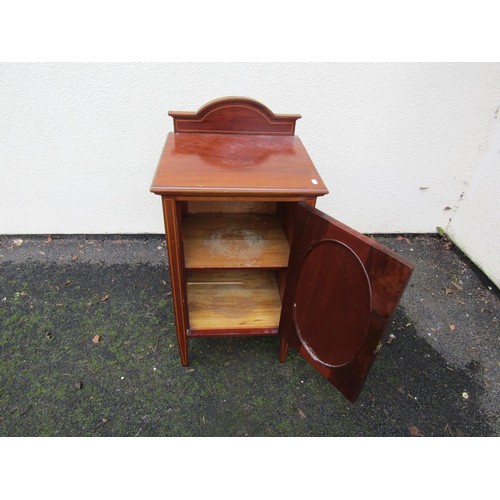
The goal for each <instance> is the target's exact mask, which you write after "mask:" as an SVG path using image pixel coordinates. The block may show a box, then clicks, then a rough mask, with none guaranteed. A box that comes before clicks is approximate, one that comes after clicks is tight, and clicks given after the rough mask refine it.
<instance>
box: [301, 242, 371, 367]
mask: <svg viewBox="0 0 500 500" xmlns="http://www.w3.org/2000/svg"><path fill="white" fill-rule="evenodd" d="M370 312H371V288H370V281H369V278H368V275H367V273H366V270H365V267H364V266H363V263H362V262H361V261H360V259H359V257H358V256H357V255H356V254H355V253H354V251H353V250H351V248H349V247H348V246H347V245H346V244H344V243H342V242H340V241H337V240H322V241H320V242H318V243H316V244H315V245H313V246H312V247H311V249H310V250H309V251H308V253H307V254H306V257H305V258H304V260H303V262H302V267H301V269H300V272H299V278H298V281H297V285H296V288H295V298H294V313H293V319H294V322H295V328H296V330H297V335H298V337H299V339H300V341H301V343H302V345H303V346H304V348H305V349H306V351H307V352H308V353H309V355H310V356H311V357H312V358H313V359H315V360H316V361H318V362H319V363H321V364H323V365H325V366H329V367H339V366H342V365H345V364H346V363H348V362H349V361H351V360H352V359H353V358H354V357H355V356H356V354H357V353H358V351H359V350H360V348H361V346H362V345H363V341H364V339H365V337H366V334H367V332H368V325H369V321H370Z"/></svg>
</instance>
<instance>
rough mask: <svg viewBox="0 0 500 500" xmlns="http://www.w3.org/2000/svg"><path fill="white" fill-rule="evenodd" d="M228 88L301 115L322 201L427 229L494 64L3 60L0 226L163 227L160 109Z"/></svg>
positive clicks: (56, 229)
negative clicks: (158, 180)
mask: <svg viewBox="0 0 500 500" xmlns="http://www.w3.org/2000/svg"><path fill="white" fill-rule="evenodd" d="M226 95H242V96H247V97H252V98H254V99H257V100H259V101H261V102H263V103H264V104H265V105H267V106H268V107H269V108H270V109H271V110H273V111H274V112H276V113H300V114H302V119H301V120H299V122H298V124H297V134H298V135H299V136H300V137H301V138H302V140H303V142H304V144H305V145H306V147H307V149H308V150H309V153H310V155H311V157H312V159H313V161H314V162H315V164H316V166H317V168H318V170H319V172H320V174H321V175H322V177H323V179H324V180H325V182H326V184H327V186H328V187H329V189H330V194H329V195H327V196H326V197H324V198H322V199H321V200H320V201H319V203H318V207H319V208H320V209H322V210H324V211H326V212H328V213H329V214H331V215H333V216H334V217H336V218H338V219H340V220H342V221H344V222H346V223H347V224H349V225H351V226H352V227H354V228H356V229H358V230H360V231H362V232H367V233H391V232H405V233H406V232H408V233H411V232H418V233H421V232H435V229H436V226H443V227H444V226H446V224H447V223H448V219H449V217H450V211H444V210H443V209H444V208H445V207H446V206H451V207H454V206H455V205H456V204H457V201H458V200H459V198H460V195H461V193H462V192H463V191H464V190H466V189H467V183H468V181H469V180H470V179H471V178H472V176H473V173H474V171H475V170H476V169H477V168H478V167H479V164H480V162H481V161H483V160H481V158H482V155H483V153H482V152H481V151H480V146H482V145H484V143H485V140H486V137H487V134H488V129H489V120H490V119H491V116H492V113H494V111H495V109H496V108H497V106H498V105H499V104H500V64H496V63H495V64H493V63H484V64H483V63H472V64H468V63H463V64H462V63H452V64H444V63H443V64H440V63H408V64H396V63H394V64H393V63H375V64H363V63H355V64H347V63H342V64H334V63H331V64H330V63H311V64H307V63H280V64H273V63H201V64H200V63H165V64H150V63H145V64H130V63H123V64H108V63H100V64H99V63H88V64H85V63H75V64H50V63H43V64H29V63H18V64H12V63H11V64H2V65H0V105H1V112H0V168H1V176H0V234H26V233H34V234H47V233H51V234H58V233H160V232H162V230H163V225H162V224H163V223H162V217H161V210H160V200H159V198H158V197H157V196H155V195H153V194H151V193H150V192H149V186H150V183H151V180H152V177H153V174H154V170H155V168H156V164H157V161H158V158H159V155H160V152H161V149H162V146H163V142H164V139H165V136H166V134H167V132H169V131H170V130H172V120H171V118H170V117H169V116H168V115H167V112H168V111H169V110H188V111H189V110H193V111H194V110H196V109H197V108H199V107H200V106H201V105H203V104H205V103H206V102H208V101H210V100H212V99H214V98H217V97H222V96H226ZM422 187H426V188H427V189H425V190H422V189H420V188H422ZM478 189H480V188H479V187H478ZM458 214H460V212H457V216H458ZM464 227H465V226H464ZM464 231H465V229H464ZM497 241H498V240H497Z"/></svg>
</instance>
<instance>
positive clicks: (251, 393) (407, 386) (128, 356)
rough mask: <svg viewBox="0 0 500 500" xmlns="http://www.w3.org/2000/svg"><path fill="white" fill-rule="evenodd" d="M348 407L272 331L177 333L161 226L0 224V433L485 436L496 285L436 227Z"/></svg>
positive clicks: (489, 418) (416, 241)
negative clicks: (118, 232)
mask: <svg viewBox="0 0 500 500" xmlns="http://www.w3.org/2000/svg"><path fill="white" fill-rule="evenodd" d="M376 239H377V240H378V241H380V242H381V243H383V244H385V245H387V246H388V247H390V248H392V249H394V250H395V251H397V252H399V253H400V254H402V255H404V256H405V257H407V258H408V259H409V260H411V261H412V262H413V263H414V264H415V266H416V268H415V271H414V274H413V276H412V279H411V282H410V284H409V286H408V288H407V290H406V292H405V295H404V297H403V299H402V301H401V304H400V306H399V307H398V310H397V312H396V314H395V316H394V319H393V322H392V324H391V325H390V328H389V329H388V331H387V332H386V337H385V344H384V345H383V347H382V349H381V351H380V353H379V355H378V357H377V359H376V361H375V363H374V365H373V368H372V370H371V372H370V375H369V377H368V380H367V382H366V385H365V387H364V389H363V392H362V394H361V396H360V398H359V399H358V401H357V402H356V403H355V404H352V403H349V402H348V401H346V400H345V399H344V398H343V397H342V396H341V395H340V394H339V393H338V392H337V391H336V390H335V388H333V387H332V386H331V385H330V384H328V383H327V382H326V381H325V380H324V379H323V378H322V377H321V376H319V374H318V373H317V372H316V371H315V370H314V369H313V368H311V367H310V366H309V365H307V364H306V363H305V362H304V361H303V360H302V358H300V357H299V356H298V355H297V354H296V353H294V352H290V353H289V355H288V358H287V361H286V363H284V364H279V363H278V361H277V356H278V339H277V338H273V337H267V338H215V339H214V338H212V339H191V340H190V343H189V348H190V360H191V364H190V366H188V367H186V368H184V367H182V366H181V365H180V362H179V357H178V351H177V344H176V338H175V328H174V318H173V310H172V301H171V294H170V285H169V278H168V269H167V266H166V250H165V243H164V239H163V237H161V236H157V235H153V236H106V237H101V236H95V235H92V236H80V235H75V236H65V237H55V236H54V237H48V236H47V235H45V236H3V237H0V435H1V436H421V435H423V436H498V435H499V431H500V426H499V422H500V419H499V404H498V402H499V400H500V399H499V396H500V395H499V387H500V366H499V361H500V357H499V324H498V319H499V318H500V301H499V295H498V290H497V289H496V288H495V287H494V286H493V285H492V284H491V283H490V282H489V281H488V280H487V279H486V278H485V277H484V276H483V275H482V274H481V273H480V272H479V271H478V270H477V269H476V268H475V266H474V265H472V264H471V263H470V261H468V259H466V258H465V257H463V255H462V254H461V253H460V252H459V251H457V250H456V249H455V248H453V247H452V248H448V247H449V245H445V242H443V240H442V239H441V238H439V237H436V236H429V235H417V236H408V237H406V236H399V237H396V236H376Z"/></svg>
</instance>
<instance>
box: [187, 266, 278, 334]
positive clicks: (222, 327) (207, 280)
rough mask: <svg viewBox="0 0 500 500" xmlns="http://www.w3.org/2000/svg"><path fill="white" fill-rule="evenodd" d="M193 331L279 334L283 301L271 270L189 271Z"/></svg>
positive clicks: (193, 332) (191, 330)
mask: <svg viewBox="0 0 500 500" xmlns="http://www.w3.org/2000/svg"><path fill="white" fill-rule="evenodd" d="M187 297H188V306H189V320H190V332H189V334H190V335H192V336H196V335H227V334H248V335H252V334H257V335H259V334H276V333H277V331H278V323H279V318H280V313H281V300H280V296H279V293H278V287H277V284H276V279H275V276H274V273H273V272H272V271H263V270H251V271H248V270H231V271H188V276H187Z"/></svg>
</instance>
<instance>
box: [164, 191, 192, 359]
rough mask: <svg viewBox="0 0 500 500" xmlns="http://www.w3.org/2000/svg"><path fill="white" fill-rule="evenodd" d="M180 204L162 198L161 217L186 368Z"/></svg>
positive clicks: (179, 341) (186, 326)
mask: <svg viewBox="0 0 500 500" xmlns="http://www.w3.org/2000/svg"><path fill="white" fill-rule="evenodd" d="M181 203H182V202H176V201H175V200H174V199H172V198H168V197H166V196H163V197H162V204H163V217H164V221H165V237H166V241H167V250H168V259H169V263H170V283H171V287H172V298H173V301H174V312H175V323H176V330H177V342H178V344H179V353H180V356H181V363H182V365H183V366H187V365H188V363H189V360H188V349H187V329H188V325H189V319H188V309H187V293H186V271H185V268H184V257H183V246H182V234H181V231H182V205H181Z"/></svg>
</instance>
